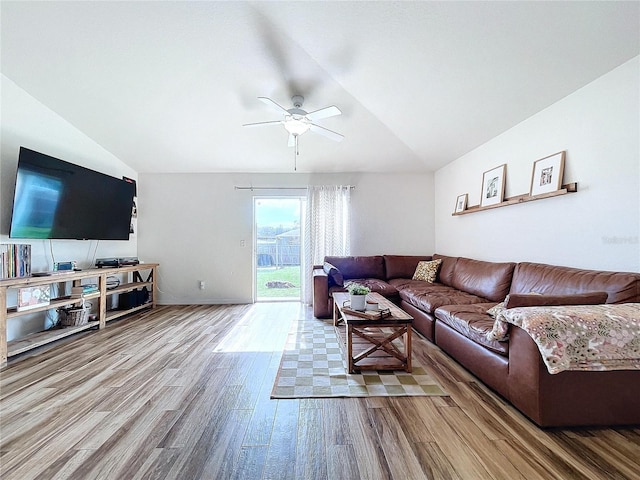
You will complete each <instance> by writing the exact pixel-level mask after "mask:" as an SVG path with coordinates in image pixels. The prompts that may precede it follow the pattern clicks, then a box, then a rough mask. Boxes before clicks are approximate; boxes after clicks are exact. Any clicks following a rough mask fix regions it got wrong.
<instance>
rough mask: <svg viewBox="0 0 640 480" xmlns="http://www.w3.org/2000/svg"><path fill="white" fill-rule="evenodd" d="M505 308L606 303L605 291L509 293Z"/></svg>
mask: <svg viewBox="0 0 640 480" xmlns="http://www.w3.org/2000/svg"><path fill="white" fill-rule="evenodd" d="M507 297H508V299H507V303H506V305H505V306H506V308H515V307H544V306H547V307H552V306H562V305H600V304H603V303H606V301H607V292H590V293H576V294H574V295H539V294H524V293H511V294H509V295H508V296H507Z"/></svg>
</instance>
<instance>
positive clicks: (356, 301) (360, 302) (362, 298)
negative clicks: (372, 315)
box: [351, 295, 367, 311]
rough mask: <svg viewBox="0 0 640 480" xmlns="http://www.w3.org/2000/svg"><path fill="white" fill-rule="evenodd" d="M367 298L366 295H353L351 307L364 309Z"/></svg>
mask: <svg viewBox="0 0 640 480" xmlns="http://www.w3.org/2000/svg"><path fill="white" fill-rule="evenodd" d="M366 300H367V296H366V295H351V309H352V310H361V311H364V309H365V306H366Z"/></svg>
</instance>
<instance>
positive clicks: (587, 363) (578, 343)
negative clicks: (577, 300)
mask: <svg viewBox="0 0 640 480" xmlns="http://www.w3.org/2000/svg"><path fill="white" fill-rule="evenodd" d="M509 325H517V326H518V327H520V328H522V329H523V330H525V331H526V332H527V333H528V334H529V335H530V336H531V338H532V339H533V340H534V341H535V342H536V345H538V349H539V350H540V353H541V354H542V359H543V361H544V363H545V365H546V366H547V369H548V370H549V373H559V372H562V371H564V370H632V369H634V370H635V369H638V370H640V303H625V304H616V305H612V304H606V305H574V306H563V307H517V308H510V309H508V310H507V309H501V310H500V311H499V312H497V315H496V320H495V322H494V326H493V330H492V331H491V332H490V333H489V334H487V338H489V339H490V340H506V339H507V338H508V332H509Z"/></svg>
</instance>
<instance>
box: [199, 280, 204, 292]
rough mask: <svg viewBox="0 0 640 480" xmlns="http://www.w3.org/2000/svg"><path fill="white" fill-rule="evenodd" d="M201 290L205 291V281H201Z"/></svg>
mask: <svg viewBox="0 0 640 480" xmlns="http://www.w3.org/2000/svg"><path fill="white" fill-rule="evenodd" d="M199 286H200V290H204V280H200V284H199Z"/></svg>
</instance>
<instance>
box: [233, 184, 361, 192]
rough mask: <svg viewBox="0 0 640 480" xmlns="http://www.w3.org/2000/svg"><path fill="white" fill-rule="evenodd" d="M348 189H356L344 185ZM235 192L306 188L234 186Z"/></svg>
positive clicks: (352, 186) (305, 188)
mask: <svg viewBox="0 0 640 480" xmlns="http://www.w3.org/2000/svg"><path fill="white" fill-rule="evenodd" d="M345 186H346V187H349V189H350V190H354V189H355V188H356V186H355V185H345ZM234 188H235V189H236V190H251V191H254V190H307V189H308V187H239V186H238V185H236V186H235V187H234Z"/></svg>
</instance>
